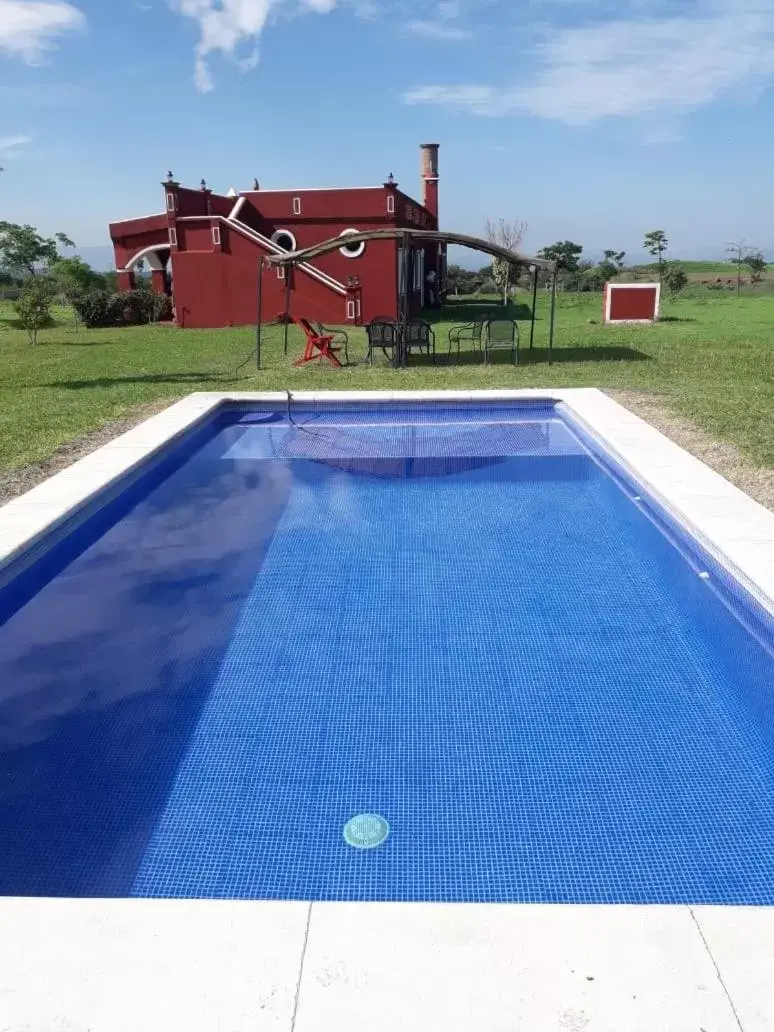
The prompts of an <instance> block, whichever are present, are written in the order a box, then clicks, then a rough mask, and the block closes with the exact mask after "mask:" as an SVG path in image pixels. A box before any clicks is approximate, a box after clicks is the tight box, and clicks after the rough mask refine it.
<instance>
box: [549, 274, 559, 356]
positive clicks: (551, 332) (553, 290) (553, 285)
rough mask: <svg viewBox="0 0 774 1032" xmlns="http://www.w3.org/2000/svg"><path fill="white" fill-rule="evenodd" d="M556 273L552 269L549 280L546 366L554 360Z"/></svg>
mask: <svg viewBox="0 0 774 1032" xmlns="http://www.w3.org/2000/svg"><path fill="white" fill-rule="evenodd" d="M556 273H557V269H556V268H555V269H554V274H553V277H552V279H551V325H550V328H549V331H548V364H549V365H551V364H552V363H553V358H554V316H555V314H556Z"/></svg>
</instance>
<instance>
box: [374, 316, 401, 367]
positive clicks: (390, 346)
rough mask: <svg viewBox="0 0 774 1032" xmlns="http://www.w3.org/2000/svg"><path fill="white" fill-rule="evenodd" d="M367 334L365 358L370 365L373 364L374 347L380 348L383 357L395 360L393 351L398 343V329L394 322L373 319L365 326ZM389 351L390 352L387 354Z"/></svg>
mask: <svg viewBox="0 0 774 1032" xmlns="http://www.w3.org/2000/svg"><path fill="white" fill-rule="evenodd" d="M366 333H367V335H368V354H367V355H366V359H367V361H368V362H370V363H371V365H373V364H374V349H375V348H381V349H382V351H383V352H384V357H385V358H389V359H391V360H392V361H393V362H394V361H395V353H396V349H397V347H398V343H399V330H398V326H397V325H396V324H395V323H394V322H383V321H380V320H374V321H373V322H370V323H369V324H368V326H366ZM388 351H390V352H391V353H392V354H391V355H388V354H387V352H388Z"/></svg>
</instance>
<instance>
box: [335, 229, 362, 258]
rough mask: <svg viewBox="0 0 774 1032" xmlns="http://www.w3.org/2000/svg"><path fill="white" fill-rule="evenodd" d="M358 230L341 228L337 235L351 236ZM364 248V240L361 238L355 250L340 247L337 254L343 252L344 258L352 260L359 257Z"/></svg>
mask: <svg viewBox="0 0 774 1032" xmlns="http://www.w3.org/2000/svg"><path fill="white" fill-rule="evenodd" d="M359 232H360V230H359V229H342V231H341V232H340V233H339V236H340V237H347V236H352V234H353V233H359ZM365 249H366V245H365V240H361V241H360V243H359V244H358V245H357V251H348V250H347V248H346V247H340V248H339V254H343V255H344V257H345V258H351V259H353V260H354V259H355V258H360V257H361V256H362V255H363V254H364V252H365Z"/></svg>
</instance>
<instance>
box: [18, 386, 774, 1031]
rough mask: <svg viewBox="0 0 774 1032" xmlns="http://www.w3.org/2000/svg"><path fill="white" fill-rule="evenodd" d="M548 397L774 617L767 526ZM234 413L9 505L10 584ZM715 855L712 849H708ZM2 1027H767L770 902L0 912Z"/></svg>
mask: <svg viewBox="0 0 774 1032" xmlns="http://www.w3.org/2000/svg"><path fill="white" fill-rule="evenodd" d="M293 397H294V399H295V400H297V401H298V402H310V401H324V400H327V401H337V402H340V401H352V402H356V401H372V402H373V401H384V402H388V403H389V402H391V401H401V402H403V401H427V402H430V401H450V402H462V401H471V402H486V401H492V402H497V401H510V400H520V401H525V400H530V399H536V400H537V399H541V400H546V399H553V400H555V401H558V402H562V403H563V404H564V405H566V407H567V409H568V411H569V413H570V414H571V415H572V416H573V417H574V418H575V419H576V420H577V421H578V422H580V423H581V424H583V425H584V426H585V427H586V428H587V429H588V430H589V432H591V433H592V434H593V435H595V436H597V437H598V438H600V439H601V440H602V442H603V443H604V445H605V447H606V448H607V449H608V450H609V451H610V452H611V454H612V455H613V457H614V458H615V459H616V460H617V461H618V462H619V463H621V464H622V465H623V466H624V467H625V468H626V469H627V470H628V471H629V472H630V473H631V474H632V475H633V476H634V477H635V478H637V479H638V480H639V481H640V482H641V483H642V484H643V486H644V487H646V488H647V490H648V491H649V492H650V493H652V494H653V496H654V497H655V498H656V500H657V501H658V502H659V503H660V504H661V505H663V506H664V507H665V508H666V509H667V511H668V512H669V513H671V514H672V515H673V516H675V517H676V518H677V519H679V520H680V521H681V522H682V523H684V524H685V525H686V526H687V527H688V529H689V531H690V532H691V533H693V534H694V535H695V536H696V537H697V538H698V539H699V541H700V542H701V543H702V544H703V545H704V546H705V547H706V548H707V549H708V550H709V551H710V552H712V553H713V555H716V556H717V557H718V558H719V559H720V560H721V562H723V563H725V564H726V565H727V566H729V567H730V568H731V569H732V570H733V571H734V572H735V573H736V574H737V575H738V576H739V579H740V580H741V581H742V583H744V584H745V586H746V587H747V588H748V590H750V591H751V592H752V593H753V594H754V595H755V596H756V597H757V599H758V600H759V602H760V603H761V605H762V606H763V608H764V609H765V610H766V611H767V612H769V613H770V614H774V514H773V513H771V512H769V511H767V510H766V509H764V508H763V507H762V506H760V505H758V504H757V503H756V502H754V501H752V500H751V499H750V498H748V497H747V496H746V495H745V494H743V493H742V492H741V491H739V490H738V489H737V488H735V487H733V486H732V485H731V484H729V483H728V482H727V481H726V480H724V479H723V477H721V476H720V475H719V474H717V473H715V472H713V471H712V470H710V469H709V468H708V467H707V466H705V465H704V464H703V463H701V462H700V461H699V460H698V459H695V458H693V457H692V456H690V455H689V454H688V453H686V452H685V451H683V450H682V449H681V448H679V447H678V446H677V445H676V444H674V443H673V442H671V441H670V440H668V439H667V438H666V437H664V436H663V435H662V434H660V433H659V432H658V431H656V430H655V429H654V428H653V427H651V426H649V425H648V424H647V423H645V422H643V421H642V420H641V419H639V418H638V417H637V416H634V415H633V414H632V413H630V412H628V411H627V410H626V409H624V408H622V407H621V406H620V405H618V404H617V403H616V402H614V401H613V400H612V399H610V398H608V397H607V396H606V395H604V394H602V393H601V392H600V391H597V390H593V389H573V390H564V391H563V390H556V391H554V390H551V391H548V390H546V391H535V390H518V391H480V392H473V393H470V392H456V391H455V392H432V391H421V392H392V393H391V392H336V393H333V392H316V393H310V392H299V393H297V394H294V395H293ZM229 401H241V402H249V401H256V402H265V401H269V402H276V403H277V404H279V405H282V406H284V405H285V403H286V398H285V395H284V394H275V393H271V394H263V393H244V392H231V393H228V394H194V395H191V396H190V397H188V398H186V399H184V400H183V401H181V402H178V403H177V404H175V405H172V406H171V407H170V408H169V409H166V410H165V411H163V412H161V413H159V414H158V415H156V416H153V417H152V418H151V419H149V420H147V421H146V422H145V423H143V424H141V425H140V426H138V427H135V428H134V429H132V430H130V431H129V432H128V433H126V434H123V435H122V436H121V437H118V438H117V439H116V440H114V441H112V442H111V443H110V444H108V445H105V446H104V447H103V448H100V449H99V450H98V451H96V452H94V453H93V454H91V455H89V456H87V457H86V458H84V459H82V460H80V461H79V462H76V463H75V464H74V465H73V466H71V467H69V468H68V469H66V470H63V471H62V472H61V473H58V474H57V475H56V476H54V477H52V478H51V479H50V480H48V481H46V482H45V483H43V484H40V485H39V486H38V487H36V488H34V489H33V490H32V491H30V492H28V493H27V494H26V495H23V496H21V497H20V498H17V499H15V500H13V501H12V502H10V503H9V504H8V505H6V506H4V507H3V508H1V509H0V575H2V573H3V569H4V568H5V570H6V572H7V573H11V572H12V564H13V567H15V565H16V564H15V560H17V559H19V558H23V557H24V556H25V554H26V552H27V550H28V549H30V548H34V546H35V545H36V544H38V543H39V542H40V541H41V540H42V539H43V538H44V536H45V535H46V534H47V532H48V531H49V530H51V529H52V528H60V527H63V526H65V525H67V524H68V523H69V521H70V520H72V519H77V518H78V514H79V512H80V511H81V510H82V509H84V507H85V506H87V504H88V503H89V502H90V501H92V500H94V499H95V498H96V497H99V496H100V495H101V493H102V492H104V491H105V490H106V489H108V488H117V487H120V484H121V483H122V480H123V478H124V477H126V476H127V475H131V474H132V473H134V472H135V471H137V470H138V469H141V468H142V467H143V465H144V463H145V462H146V461H147V460H148V459H149V457H150V456H152V455H154V454H155V453H156V452H158V451H159V450H160V449H162V448H163V447H164V446H165V445H166V444H168V443H169V442H170V441H174V440H175V439H178V438H180V437H181V436H182V435H184V434H185V433H186V432H187V431H188V430H190V429H191V428H192V427H194V426H196V425H199V424H200V423H202V422H203V421H206V420H207V419H209V418H210V417H211V416H212V415H213V414H214V413H215V411H216V410H217V409H218V408H219V407H220V406H221V405H222V404H224V403H227V402H229ZM708 859H709V860H711V858H708ZM0 929H2V933H1V934H0V1030H5V1029H9V1030H11V1029H12V1030H14V1032H16V1030H19V1032H21V1030H35V1032H44V1030H45V1032H59V1030H67V1032H76V1030H77V1032H86V1030H90V1032H130V1030H131V1032H138V1030H142V1032H156V1030H158V1032H162V1030H164V1032H169V1030H172V1029H174V1030H177V1029H180V1030H181V1032H183V1030H185V1032H194V1030H200V1029H201V1030H202V1032H203V1030H205V1029H206V1030H208V1032H209V1030H217V1029H220V1030H223V1032H242V1030H243V1029H244V1030H247V1029H250V1030H255V1032H262V1030H264V1029H267V1030H269V1029H271V1030H278V1032H318V1030H320V1032H323V1030H325V1032H328V1030H333V1029H346V1028H350V1027H353V1026H355V1025H360V1024H365V1025H367V1027H368V1028H369V1030H374V1032H382V1030H384V1032H386V1030H387V1029H390V1030H393V1029H395V1027H396V1026H403V1027H405V1028H407V1029H409V1030H412V1032H413V1030H415V1029H416V1030H417V1032H420V1030H421V1032H431V1030H432V1032H435V1030H437V1032H457V1030H460V1032H462V1030H466V1032H467V1030H476V1029H482V1030H492V1032H506V1030H507V1032H511V1030H516V1029H523V1030H524V1032H542V1030H553V1029H556V1030H558V1032H560V1030H571V1032H581V1030H585V1029H589V1030H600V1032H602V1030H603V1032H623V1030H641V1032H656V1030H668V1032H672V1030H674V1032H683V1030H685V1032H689V1030H690V1032H701V1030H704V1032H725V1030H738V1029H743V1030H745V1032H764V1030H772V1032H774V907H772V908H766V907H707V906H699V907H687V906H618V905H600V906H584V905H567V906H565V905H521V904H518V905H510V904H498V905H478V904H449V905H447V904H409V903H384V904H382V903H363V904H354V903H311V904H310V903H304V902H240V901H209V900H208V901H196V900H132V899H122V900H93V899H78V900H67V899H10V898H6V899H0Z"/></svg>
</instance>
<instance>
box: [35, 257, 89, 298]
mask: <svg viewBox="0 0 774 1032" xmlns="http://www.w3.org/2000/svg"><path fill="white" fill-rule="evenodd" d="M48 274H49V277H50V279H51V281H52V283H53V284H54V287H55V289H56V291H57V293H60V294H61V295H62V297H64V298H65V299H66V300H67V301H71V300H72V298H73V295H74V294H76V293H80V292H81V291H84V290H92V289H93V288H94V287H96V286H102V282H103V281H102V277H101V276H100V275H99V273H98V272H95V271H94V269H92V267H91V266H90V265H87V264H86V262H84V261H82V260H81V259H80V258H79V257H78V255H75V257H73V258H59V259H57V261H55V262H54V264H53V265H52V266H51V268H50V269H49V273H48Z"/></svg>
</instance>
